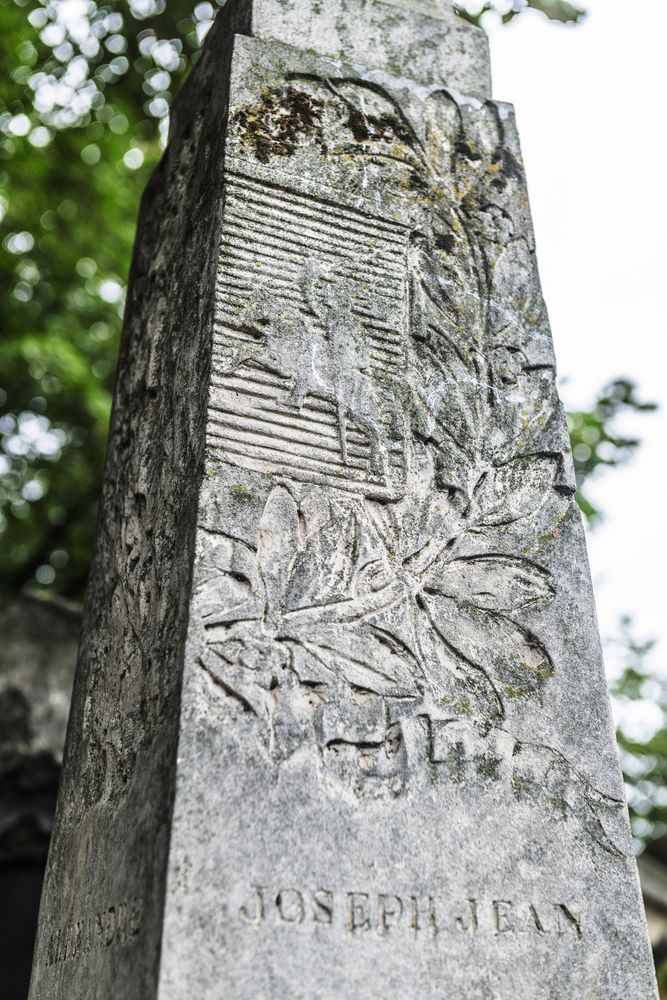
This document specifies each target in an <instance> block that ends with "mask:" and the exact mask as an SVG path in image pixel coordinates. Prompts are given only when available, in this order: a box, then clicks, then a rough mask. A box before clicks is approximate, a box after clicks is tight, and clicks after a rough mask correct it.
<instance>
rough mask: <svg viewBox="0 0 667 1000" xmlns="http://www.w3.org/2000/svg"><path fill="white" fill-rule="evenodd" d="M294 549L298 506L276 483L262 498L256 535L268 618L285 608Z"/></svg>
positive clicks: (296, 534) (296, 545)
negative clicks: (260, 514) (260, 517)
mask: <svg viewBox="0 0 667 1000" xmlns="http://www.w3.org/2000/svg"><path fill="white" fill-rule="evenodd" d="M298 551H299V509H298V507H297V505H296V501H295V500H294V498H293V497H292V495H291V493H290V492H289V490H286V489H285V487H284V486H276V487H275V488H274V489H273V490H272V491H271V493H270V494H269V498H268V500H267V501H266V505H265V507H264V512H263V514H262V519H261V521H260V523H259V532H258V536H257V554H258V557H259V565H260V568H261V571H262V576H263V578H264V585H265V587H266V608H267V617H268V618H269V619H271V618H275V617H276V616H277V615H280V614H281V613H282V612H283V611H284V609H285V606H286V595H287V592H288V589H289V581H290V575H291V569H292V564H293V563H294V560H295V559H296V556H297V554H298Z"/></svg>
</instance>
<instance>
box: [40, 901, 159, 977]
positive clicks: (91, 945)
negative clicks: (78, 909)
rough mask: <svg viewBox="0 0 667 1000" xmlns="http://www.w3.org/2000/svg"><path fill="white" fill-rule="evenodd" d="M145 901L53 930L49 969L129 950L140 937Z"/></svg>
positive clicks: (118, 907)
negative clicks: (93, 954)
mask: <svg viewBox="0 0 667 1000" xmlns="http://www.w3.org/2000/svg"><path fill="white" fill-rule="evenodd" d="M142 910H143V901H142V900H141V899H139V898H137V899H132V900H125V901H123V902H121V903H118V904H117V905H115V906H109V907H107V908H106V909H104V910H99V911H98V912H96V913H94V914H91V915H89V916H85V917H81V918H80V919H77V920H73V921H72V922H71V923H69V924H67V925H66V926H64V927H59V928H56V929H55V930H53V931H52V932H51V934H50V936H49V943H48V945H47V965H49V966H52V965H60V964H61V963H63V962H70V961H80V960H81V959H83V958H85V957H86V956H87V955H89V954H90V953H91V952H94V951H104V950H106V949H114V948H126V947H127V946H128V945H131V944H133V943H134V942H135V941H136V940H137V939H138V937H139V935H140V933H141V917H142Z"/></svg>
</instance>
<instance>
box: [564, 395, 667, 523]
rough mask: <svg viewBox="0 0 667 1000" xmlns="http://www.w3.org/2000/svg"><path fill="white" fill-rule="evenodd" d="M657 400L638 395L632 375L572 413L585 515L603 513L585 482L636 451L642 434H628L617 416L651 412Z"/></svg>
mask: <svg viewBox="0 0 667 1000" xmlns="http://www.w3.org/2000/svg"><path fill="white" fill-rule="evenodd" d="M655 409H656V405H655V403H644V402H641V401H640V400H639V399H638V398H637V390H636V387H635V386H634V384H633V383H632V382H630V381H629V380H628V379H616V380H615V381H614V382H612V383H610V384H609V385H608V386H606V388H605V389H603V390H602V392H601V393H600V396H599V398H598V399H597V400H596V401H595V403H594V404H593V406H592V408H591V409H590V410H582V411H579V412H575V413H569V414H568V417H567V421H568V426H569V428H570V440H571V442H572V452H573V455H574V464H575V468H576V472H577V485H578V487H579V491H578V493H577V499H578V501H579V506H580V507H581V509H582V511H583V513H584V516H585V517H586V519H587V520H588V521H589V522H590V523H591V524H595V523H596V522H598V521H599V520H600V519H601V517H602V512H601V511H600V510H598V509H597V508H596V507H595V506H594V504H593V503H592V502H591V501H590V499H589V498H588V497H587V496H586V495H585V493H584V485H585V483H586V482H587V480H589V479H590V478H591V476H593V475H595V474H596V473H598V472H599V471H601V470H603V469H609V468H614V467H615V466H617V465H620V464H621V463H622V462H624V461H626V460H627V459H628V458H631V456H632V455H633V454H634V452H635V451H636V450H637V448H638V447H639V445H640V441H639V439H638V438H628V437H624V436H623V435H622V434H621V433H619V432H618V431H617V430H616V424H617V419H618V418H619V417H620V416H622V415H626V414H628V413H651V412H653V411H655Z"/></svg>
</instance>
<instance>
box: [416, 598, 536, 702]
mask: <svg viewBox="0 0 667 1000" xmlns="http://www.w3.org/2000/svg"><path fill="white" fill-rule="evenodd" d="M422 600H423V604H424V606H425V607H426V609H427V612H428V615H429V617H430V619H431V622H432V623H433V625H434V627H435V628H436V630H437V631H438V633H439V634H440V636H441V637H442V639H443V641H444V642H445V643H446V644H447V645H448V646H449V647H450V648H452V649H454V650H455V651H456V652H457V653H459V654H460V655H461V656H463V657H464V658H465V659H466V660H467V661H468V662H469V663H470V664H471V665H473V666H476V667H480V668H481V669H482V670H483V671H484V673H485V674H486V675H487V677H488V678H489V680H490V681H491V682H492V683H493V684H494V686H495V687H496V688H497V689H498V690H499V691H500V693H501V695H502V697H503V699H504V700H505V704H506V705H507V700H508V699H513V698H529V697H539V696H540V694H541V690H542V688H543V686H544V684H545V683H546V681H547V680H549V678H550V677H552V676H553V673H554V667H553V663H552V661H551V658H550V657H549V654H548V653H547V651H546V649H545V648H544V646H543V645H542V643H541V642H540V641H539V639H537V637H536V636H534V635H533V634H532V633H531V632H529V631H528V630H527V629H525V628H523V627H522V626H521V625H517V624H516V622H513V621H512V620H511V619H509V618H505V617H504V615H499V614H495V613H494V612H491V611H477V610H475V609H472V608H469V607H466V606H465V605H463V604H459V603H457V602H455V601H454V600H452V599H451V598H448V597H440V596H437V595H435V594H425V595H424V596H423V598H422Z"/></svg>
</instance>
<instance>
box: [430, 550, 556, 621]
mask: <svg viewBox="0 0 667 1000" xmlns="http://www.w3.org/2000/svg"><path fill="white" fill-rule="evenodd" d="M550 577H551V575H550V573H548V572H547V571H546V570H545V569H542V568H541V567H540V566H536V565H535V564H534V563H531V562H529V561H528V560H527V559H521V558H514V557H512V556H503V555H485V556H471V557H468V558H465V559H455V560H453V561H452V562H449V563H445V564H444V565H442V566H438V565H436V566H434V567H431V569H430V570H429V572H428V573H427V574H426V576H425V578H424V586H425V588H426V590H427V591H432V592H434V593H436V594H441V595H442V596H443V597H452V598H454V599H455V600H458V601H462V602H463V603H464V604H469V605H471V606H472V607H475V608H481V609H483V610H485V611H517V610H518V609H519V608H525V607H527V606H528V605H530V604H534V603H535V602H536V601H542V600H551V598H553V597H554V594H555V591H554V588H553V587H552V585H551V583H550V582H549V581H550Z"/></svg>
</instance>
